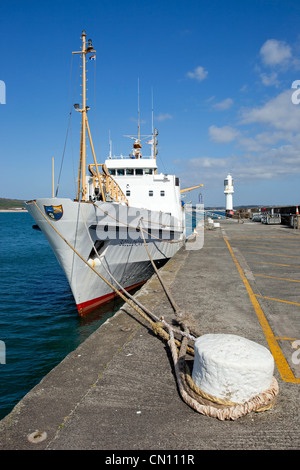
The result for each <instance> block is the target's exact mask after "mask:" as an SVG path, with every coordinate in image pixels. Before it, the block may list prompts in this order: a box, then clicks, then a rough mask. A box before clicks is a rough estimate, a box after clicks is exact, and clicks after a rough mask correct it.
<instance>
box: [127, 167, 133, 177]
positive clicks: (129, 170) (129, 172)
mask: <svg viewBox="0 0 300 470" xmlns="http://www.w3.org/2000/svg"><path fill="white" fill-rule="evenodd" d="M133 174H134V170H133V169H132V168H129V169H127V170H126V175H130V176H131V175H133Z"/></svg>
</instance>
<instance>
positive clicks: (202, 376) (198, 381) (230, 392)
mask: <svg viewBox="0 0 300 470" xmlns="http://www.w3.org/2000/svg"><path fill="white" fill-rule="evenodd" d="M194 351H195V359H194V366H193V374H192V378H193V381H194V383H195V385H196V386H197V387H199V388H200V389H201V390H203V392H205V393H208V394H210V395H213V396H214V397H217V398H221V399H222V400H229V401H231V402H234V403H241V404H242V403H245V402H246V401H248V400H249V399H250V398H253V397H254V396H256V395H258V394H260V393H262V392H264V391H265V390H267V389H268V388H269V387H270V384H271V381H272V378H273V372H274V359H273V356H272V354H271V353H270V352H269V350H268V349H267V348H265V347H264V346H261V345H260V344H257V343H255V342H254V341H250V340H248V339H246V338H242V337H240V336H236V335H227V334H207V335H203V336H200V337H199V338H198V339H197V340H196V341H195V345H194Z"/></svg>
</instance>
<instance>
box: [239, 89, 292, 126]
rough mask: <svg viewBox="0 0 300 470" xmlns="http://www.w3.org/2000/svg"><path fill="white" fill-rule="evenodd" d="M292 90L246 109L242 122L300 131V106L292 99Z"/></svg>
mask: <svg viewBox="0 0 300 470" xmlns="http://www.w3.org/2000/svg"><path fill="white" fill-rule="evenodd" d="M291 97H292V90H286V91H283V92H282V93H280V94H279V95H278V96H276V97H275V98H272V99H270V100H269V101H268V102H266V103H265V104H264V105H262V106H259V107H256V108H253V109H248V110H244V111H243V112H242V121H241V123H242V124H253V123H258V124H264V125H267V126H271V127H273V128H275V129H278V130H283V131H299V129H300V106H299V105H295V104H293V103H292V101H291Z"/></svg>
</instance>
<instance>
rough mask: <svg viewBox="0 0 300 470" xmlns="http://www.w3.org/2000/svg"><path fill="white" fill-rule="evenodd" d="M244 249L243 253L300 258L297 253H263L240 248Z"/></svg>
mask: <svg viewBox="0 0 300 470" xmlns="http://www.w3.org/2000/svg"><path fill="white" fill-rule="evenodd" d="M240 251H242V252H243V253H252V254H255V255H269V256H284V257H285V258H300V256H296V255H279V254H278V253H270V252H265V251H264V252H263V253H260V252H259V253H258V252H257V251H246V250H240Z"/></svg>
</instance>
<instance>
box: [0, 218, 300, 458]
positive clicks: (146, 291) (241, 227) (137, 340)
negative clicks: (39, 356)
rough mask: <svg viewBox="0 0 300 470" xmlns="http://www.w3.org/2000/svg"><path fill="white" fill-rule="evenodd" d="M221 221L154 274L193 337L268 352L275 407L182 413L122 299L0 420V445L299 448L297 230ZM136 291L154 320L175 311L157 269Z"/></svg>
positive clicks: (167, 369) (155, 343)
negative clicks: (231, 416) (226, 416)
mask: <svg viewBox="0 0 300 470" xmlns="http://www.w3.org/2000/svg"><path fill="white" fill-rule="evenodd" d="M220 224H221V227H220V228H216V229H215V230H205V236H204V246H203V248H202V249H201V250H198V251H194V250H185V249H181V250H180V251H179V252H178V253H177V255H176V256H175V257H174V258H173V259H172V260H170V261H169V262H168V263H167V264H166V265H165V266H164V268H162V270H161V271H160V273H161V275H162V278H163V280H164V282H165V283H166V285H167V286H168V287H169V288H170V290H171V292H172V295H173V297H174V299H175V300H176V302H177V304H178V305H179V306H180V307H181V308H182V309H184V310H185V311H187V312H189V313H191V314H192V315H193V317H194V318H195V320H196V322H197V326H198V329H199V330H200V332H201V334H207V333H225V334H235V335H239V336H243V337H245V338H247V339H250V340H253V341H255V342H257V343H259V344H262V345H263V346H265V347H267V348H269V349H270V350H271V352H272V354H273V356H274V359H275V364H276V366H275V371H274V375H275V377H276V379H277V381H278V384H279V394H278V396H277V399H276V402H275V405H274V407H273V408H272V409H271V410H269V411H264V412H260V413H250V414H247V415H246V416H243V417H241V418H239V419H237V420H235V421H231V420H230V421H229V420H227V421H220V420H218V419H215V418H212V417H207V416H204V415H202V414H199V413H197V412H196V411H194V410H193V409H191V408H190V407H189V406H188V405H187V404H186V403H185V402H184V401H183V400H182V399H181V397H180V395H179V392H178V388H177V384H176V379H175V376H174V371H173V364H172V360H171V354H170V351H169V348H168V345H167V343H166V342H165V341H164V340H162V339H160V338H159V337H157V336H156V335H155V334H154V333H153V331H152V330H151V328H149V324H148V323H147V322H145V320H144V319H143V318H142V317H141V316H139V315H138V313H136V312H135V311H134V310H133V309H132V308H131V307H128V306H127V305H125V306H124V307H123V308H121V309H120V310H119V311H118V312H117V313H116V314H115V315H114V317H112V318H111V319H109V320H108V321H107V322H106V323H104V324H103V325H102V326H101V327H100V328H99V329H98V330H97V331H95V332H94V333H93V334H92V335H91V336H90V337H89V338H88V339H87V340H86V341H85V342H84V343H83V344H81V345H80V346H79V347H78V348H77V349H76V350H75V351H73V352H72V353H71V354H69V355H68V356H67V357H66V358H65V359H64V360H63V361H62V362H61V363H60V364H59V365H58V366H57V367H56V368H54V369H53V370H52V371H51V372H50V373H49V374H48V375H47V376H46V377H45V378H44V379H43V380H42V381H41V382H40V383H39V384H38V385H37V386H36V387H35V388H34V389H33V390H31V391H30V392H29V393H28V394H27V395H26V396H25V397H24V398H23V399H22V400H21V401H20V402H19V403H18V405H17V406H16V407H15V408H14V409H13V411H12V412H11V413H10V414H9V415H8V416H6V417H5V418H4V419H3V420H2V421H0V450H104V451H106V452H107V451H114V455H118V453H117V452H118V451H119V452H120V454H119V455H122V454H121V451H125V450H127V451H128V452H127V454H126V455H131V454H132V455H134V451H151V452H152V453H153V454H155V453H156V454H157V453H159V452H161V453H163V452H164V451H176V452H177V453H178V454H180V452H184V451H189V452H188V453H189V454H193V452H196V451H199V450H299V449H300V420H299V412H298V407H299V397H300V394H299V391H300V365H299V362H300V360H299V359H300V353H299V352H297V350H296V349H295V345H296V346H297V344H298V348H299V345H300V341H299V340H300V231H297V230H293V229H290V228H287V227H284V226H281V225H278V226H277V225H276V226H275V225H274V226H266V225H262V224H260V223H254V222H245V223H238V222H237V221H233V220H225V221H220ZM135 296H136V297H137V298H138V300H139V301H140V302H141V303H143V304H144V305H145V306H147V308H149V310H151V311H153V313H155V314H156V315H157V316H161V315H163V316H164V318H165V319H166V320H167V321H169V322H171V321H172V318H174V314H173V311H172V309H171V307H170V304H169V303H168V301H167V299H166V296H165V294H164V292H163V290H162V288H161V285H160V283H159V281H158V279H157V277H156V276H155V275H154V276H153V277H152V278H151V279H150V280H149V281H148V282H147V283H146V284H145V285H144V286H143V287H142V288H141V289H140V290H139V291H138V292H137V293H136V294H135ZM297 341H299V343H297ZM295 342H296V343H295ZM36 431H39V438H36V437H35V438H33V439H32V438H31V434H32V433H35V432H36ZM110 454H111V455H112V452H110ZM107 455H109V454H107ZM175 463H176V462H175Z"/></svg>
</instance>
